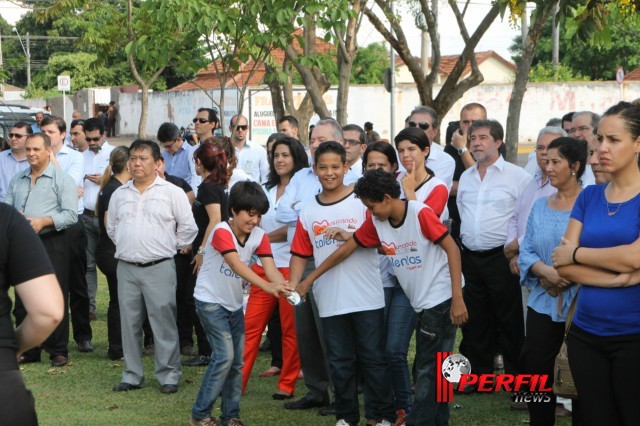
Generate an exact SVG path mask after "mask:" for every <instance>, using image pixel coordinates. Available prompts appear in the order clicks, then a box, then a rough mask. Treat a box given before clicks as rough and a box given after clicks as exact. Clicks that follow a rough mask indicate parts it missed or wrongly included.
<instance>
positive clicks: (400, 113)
mask: <svg viewBox="0 0 640 426" xmlns="http://www.w3.org/2000/svg"><path fill="white" fill-rule="evenodd" d="M259 89H263V90H259ZM511 90H512V85H511V84H482V85H480V86H477V87H474V88H473V89H471V90H469V91H467V92H466V93H465V94H464V96H463V97H462V99H460V100H459V101H458V102H456V103H455V104H454V106H453V107H452V108H451V110H450V112H449V113H448V114H447V115H446V116H445V117H444V119H441V123H442V125H441V127H442V128H443V129H445V128H446V125H447V123H448V122H449V121H455V120H458V118H459V111H460V108H462V106H463V105H465V104H467V103H470V102H479V103H481V104H483V105H484V106H485V107H486V108H487V111H488V114H489V118H493V119H496V120H498V121H499V122H500V123H502V124H503V126H506V119H507V111H508V106H509V98H510V96H511ZM396 91H397V92H396V117H395V120H394V124H395V131H396V133H397V132H398V131H399V130H400V129H402V128H403V127H404V119H405V117H406V116H407V115H408V114H409V113H410V112H411V110H412V109H413V108H414V107H415V106H416V105H418V104H419V98H418V92H417V90H416V89H415V86H414V85H410V84H406V85H400V86H399V87H397V89H396ZM210 93H212V95H213V96H219V94H218V93H217V92H215V93H213V92H211V91H210ZM303 94H304V90H303V89H300V97H301V96H302V95H303ZM247 95H248V96H247V97H248V99H247V101H246V102H245V105H244V109H243V114H244V115H246V116H247V117H250V120H249V121H250V123H251V126H252V127H253V128H252V133H251V138H252V140H254V141H256V142H260V143H264V142H265V141H266V138H267V137H268V136H269V134H271V133H272V132H275V131H276V126H275V120H274V119H273V115H272V109H271V102H270V100H271V95H270V93H269V91H268V90H264V88H255V89H252V90H250V91H249V92H248V93H247ZM249 95H250V96H249ZM336 95H337V92H336V89H335V88H333V89H331V90H330V91H329V92H328V93H327V94H326V95H325V99H326V100H327V103H328V106H329V109H330V110H331V111H332V112H334V111H335V108H336V107H335V102H336V97H337V96H336ZM636 98H640V82H628V83H625V84H624V85H623V87H622V90H621V88H620V86H619V85H618V84H617V83H615V82H575V83H532V84H529V85H528V89H527V92H526V94H525V97H524V102H523V106H522V114H521V119H520V142H527V141H533V140H534V139H535V137H536V135H537V134H538V131H539V130H540V128H542V127H543V126H544V125H545V123H546V122H547V120H549V119H550V118H553V117H558V118H559V117H561V116H562V115H564V114H566V113H567V112H570V111H579V110H590V111H594V112H597V113H602V112H604V111H605V110H606V109H607V108H608V107H609V106H611V105H613V104H615V103H617V102H618V101H619V100H621V99H623V100H627V101H630V100H633V99H636ZM225 99H226V109H227V110H226V113H225V120H224V122H225V125H228V123H229V119H230V118H231V116H232V115H234V114H235V113H236V105H237V103H236V102H237V100H236V92H235V91H233V90H229V89H228V90H227V91H226V96H225ZM118 104H119V105H120V117H121V119H120V122H119V133H118V134H122V135H134V134H136V133H137V131H138V120H139V117H140V94H139V93H134V94H129V93H123V94H120V97H119V100H118ZM211 105H212V102H211V100H210V99H209V98H208V97H207V96H206V95H205V94H204V92H202V91H198V90H189V91H177V92H153V93H150V94H149V118H148V122H147V135H148V136H154V135H155V134H156V131H157V129H158V127H159V126H160V124H162V123H163V122H165V121H170V122H173V123H175V124H176V125H178V126H179V127H180V126H186V125H188V124H190V123H191V119H192V118H193V117H194V116H195V112H196V110H197V109H198V108H199V107H203V106H211ZM389 107H390V95H389V93H387V92H386V91H385V90H384V88H383V87H382V86H368V85H367V86H351V90H350V92H349V108H348V121H349V123H356V124H359V125H360V126H362V125H364V122H365V121H371V122H373V123H374V129H375V130H376V131H377V132H378V133H380V136H381V137H382V138H384V139H392V136H393V135H391V134H390V130H389V127H390V126H389V124H390V117H389ZM315 121H317V117H316V118H314V119H312V123H313V122H315ZM443 131H444V130H443Z"/></svg>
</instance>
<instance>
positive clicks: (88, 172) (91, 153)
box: [82, 118, 114, 318]
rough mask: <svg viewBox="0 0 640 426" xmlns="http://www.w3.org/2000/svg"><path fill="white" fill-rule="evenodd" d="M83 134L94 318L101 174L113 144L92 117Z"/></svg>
mask: <svg viewBox="0 0 640 426" xmlns="http://www.w3.org/2000/svg"><path fill="white" fill-rule="evenodd" d="M83 130H84V135H85V141H86V142H87V145H88V149H86V150H84V151H83V152H82V155H83V156H84V181H83V189H84V193H83V194H82V200H83V202H84V212H83V214H82V223H83V225H84V231H85V235H86V236H87V245H86V255H87V273H86V275H85V276H86V279H87V287H88V290H89V311H90V314H92V315H91V317H92V318H95V315H96V292H97V290H98V275H97V272H96V257H95V253H96V245H97V244H98V238H99V236H100V227H99V225H98V216H97V215H96V212H95V209H96V208H95V206H96V202H97V200H98V194H99V193H100V182H102V174H103V173H104V170H105V169H106V168H107V166H108V165H109V157H110V156H111V151H113V149H114V146H112V145H110V144H109V142H107V141H106V139H105V136H106V135H105V128H104V124H103V123H102V120H100V119H98V118H90V119H88V120H86V121H85V122H84V127H83Z"/></svg>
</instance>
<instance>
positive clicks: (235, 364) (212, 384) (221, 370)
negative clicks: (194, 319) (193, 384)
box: [191, 299, 244, 421]
mask: <svg viewBox="0 0 640 426" xmlns="http://www.w3.org/2000/svg"><path fill="white" fill-rule="evenodd" d="M195 303H196V313H197V314H198V318H200V321H201V322H202V327H203V328H204V331H205V333H206V334H207V340H208V341H209V344H210V345H211V347H212V348H213V350H212V352H211V361H209V365H208V366H207V371H205V373H204V377H203V378H202V383H201V384H200V390H199V391H198V396H197V397H196V402H195V403H194V404H193V408H192V409H191V417H193V418H194V419H195V420H202V419H205V418H207V417H209V416H211V413H212V411H213V404H214V403H215V402H216V398H217V397H218V395H221V399H222V402H221V407H220V408H221V410H222V415H221V416H220V420H222V421H225V420H227V419H230V418H233V417H235V418H240V394H241V393H242V365H243V362H242V355H243V353H244V313H243V312H242V309H238V310H237V311H235V312H231V311H229V310H227V309H225V308H224V307H222V305H220V304H218V303H206V302H201V301H200V300H197V299H196V300H195Z"/></svg>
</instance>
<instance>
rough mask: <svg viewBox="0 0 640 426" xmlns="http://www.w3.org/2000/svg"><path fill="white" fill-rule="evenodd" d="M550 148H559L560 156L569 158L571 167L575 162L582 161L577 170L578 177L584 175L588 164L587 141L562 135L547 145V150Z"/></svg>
mask: <svg viewBox="0 0 640 426" xmlns="http://www.w3.org/2000/svg"><path fill="white" fill-rule="evenodd" d="M550 149H557V150H558V154H560V157H562V158H564V159H565V160H567V162H568V163H569V167H573V165H574V164H575V163H580V167H578V170H577V171H576V178H578V179H580V178H581V177H582V174H583V173H584V169H585V167H586V166H587V155H588V148H587V142H586V141H583V140H579V139H573V138H568V137H562V138H558V139H554V140H552V141H551V143H550V144H549V146H547V152H549V150H550Z"/></svg>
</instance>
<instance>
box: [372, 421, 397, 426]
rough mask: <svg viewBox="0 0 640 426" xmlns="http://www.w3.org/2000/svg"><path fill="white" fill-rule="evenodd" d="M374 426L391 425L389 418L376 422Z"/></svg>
mask: <svg viewBox="0 0 640 426" xmlns="http://www.w3.org/2000/svg"><path fill="white" fill-rule="evenodd" d="M376 426H393V424H391V422H390V421H389V420H383V421H381V422H380V423H377V424H376Z"/></svg>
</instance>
